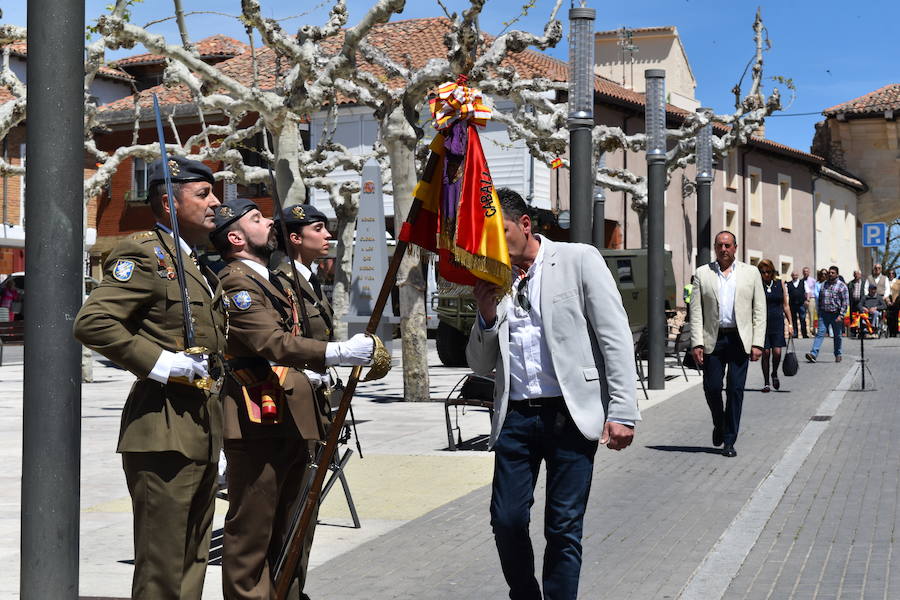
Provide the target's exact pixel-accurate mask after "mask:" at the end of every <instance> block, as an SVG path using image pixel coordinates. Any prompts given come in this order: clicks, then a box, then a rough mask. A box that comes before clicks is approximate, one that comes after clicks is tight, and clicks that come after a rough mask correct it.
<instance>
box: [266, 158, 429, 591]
mask: <svg viewBox="0 0 900 600" xmlns="http://www.w3.org/2000/svg"><path fill="white" fill-rule="evenodd" d="M437 161H438V157H437V155H435V154H434V153H432V154H431V156H430V157H429V158H428V164H427V166H426V167H425V174H426V175H425V176H426V177H428V178H429V179H430V174H431V173H433V172H434V168H435V164H436V163H437ZM421 206H422V201H421V200H419V199H418V198H414V199H413V203H412V206H411V207H410V209H409V214H407V216H406V222H405V223H404V224H403V230H408V229H410V228H412V227H413V226H414V225H415V222H416V220H417V219H418V216H419V209H420V208H421ZM404 237H405V236H403V235H401V236H400V238H399V239H398V240H397V247H396V248H395V249H394V256H393V257H391V262H390V264H389V265H388V270H387V273H386V274H385V277H384V282H382V284H381V291H380V292H379V294H378V299H377V300H376V301H375V306H374V308H373V309H372V316H371V317H369V322H368V324H367V325H366V333H368V334H370V335H374V333H375V331H376V330H377V329H378V322H379V321H381V313H382V312H383V311H384V307H385V305H386V304H387V301H388V299H389V298H390V296H391V289H392V288H393V287H394V283H396V281H397V271H398V270H399V269H400V263H401V261H402V260H403V256H404V255H405V254H406V249H407V247H408V246H409V242H408V241H406V240H405V239H404ZM362 369H363V368H362V367H360V366H356V367H353V371H352V372H351V373H350V379H349V380H348V381H347V385H346V387H345V388H344V393H343V395H342V396H341V403H340V405H339V406H338V409H337V412H336V413H335V414H334V420H333V421H332V423H331V426H330V427H329V429H328V436H327V437H326V439H325V444H324V445H323V446H322V447H321V448H320V452H319V457H318V460H317V464H316V466H315V467H314V473H313V476H312V481H311V483H310V484H309V486H308V490H307V491H306V495H305V497H304V499H303V509H302V512H301V513H300V519H299V523H298V524H297V527H296V529H295V530H293V531H291V532H290V534H289V537H288V539H287V541H286V543H285V549H284V550H282V553H281V555H280V556H279V557H278V560H277V561H276V568H275V572H274V576H275V577H274V578H275V598H276V600H285V598H286V597H287V593H288V590H289V588H290V586H291V579H293V577H294V573H295V572H296V570H297V563H298V562H299V560H300V553H301V552H302V551H303V539H304V538H305V537H306V531H307V530H308V529H309V527H310V522H311V521H312V514H313V511H314V509H315V508H316V506H317V505H318V503H319V497H320V496H321V492H322V484H323V483H324V481H325V475H326V474H327V473H328V468H327V465H330V464H331V461H332V460H333V459H334V453H335V451H336V450H337V444H338V437H339V436H340V432H341V430H342V429H343V426H344V421H345V420H346V418H347V412H348V411H349V410H350V402H351V401H352V400H353V394H354V393H355V392H356V385H357V384H358V383H359V378H360V375H361V374H362Z"/></svg>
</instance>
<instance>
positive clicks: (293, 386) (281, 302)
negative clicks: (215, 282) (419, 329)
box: [210, 198, 373, 600]
mask: <svg viewBox="0 0 900 600" xmlns="http://www.w3.org/2000/svg"><path fill="white" fill-rule="evenodd" d="M299 212H302V209H300V211H299ZM310 214H311V213H310ZM318 214H320V215H321V213H318ZM215 220H216V229H215V230H214V231H213V233H212V234H211V236H210V238H211V240H212V241H213V245H214V246H215V247H216V249H217V250H218V251H219V253H220V254H221V255H222V258H223V259H224V260H225V261H227V262H228V264H227V265H226V266H225V268H224V269H222V270H221V271H220V272H219V276H220V277H221V279H222V286H223V288H224V290H225V294H226V296H227V297H228V300H229V301H228V307H229V308H228V312H229V324H230V325H229V334H228V344H227V349H226V357H227V362H228V365H229V375H228V377H227V378H226V380H225V384H224V387H223V390H222V398H223V403H224V413H225V456H226V458H227V462H228V471H227V479H228V514H227V515H226V517H225V531H224V541H223V553H222V586H223V590H224V594H225V598H226V599H228V600H231V599H237V598H241V599H247V598H255V599H260V600H268V599H269V598H272V597H273V596H274V582H273V575H274V574H273V571H274V567H275V561H276V560H277V557H278V554H279V552H280V550H281V548H282V546H283V544H284V541H285V538H286V537H287V534H288V529H289V526H290V523H289V520H290V517H291V507H292V505H293V504H294V503H295V501H296V500H297V498H298V496H299V495H300V493H301V490H302V488H303V485H304V483H305V482H306V479H307V478H308V474H309V471H308V466H309V464H310V461H311V460H312V459H313V457H314V454H315V448H316V442H317V441H318V440H322V439H324V437H325V428H326V426H327V424H328V421H329V416H330V406H329V403H328V398H327V394H326V392H327V390H328V385H329V378H328V375H327V374H326V368H327V367H328V366H330V365H365V364H368V363H369V362H370V360H371V356H372V350H373V343H372V340H371V338H368V337H366V336H364V335H360V336H356V337H354V338H353V339H351V340H349V341H347V342H332V341H330V340H331V322H332V321H331V320H332V318H333V317H332V313H331V307H330V305H329V304H328V303H327V300H324V299H323V298H320V297H319V296H318V295H317V293H316V290H315V289H314V288H313V287H312V286H311V285H310V284H309V282H308V280H306V279H304V280H303V282H302V283H303V285H302V286H301V292H300V294H301V298H300V301H299V302H298V298H297V294H296V293H295V291H294V289H293V286H292V283H291V280H290V279H288V278H287V277H286V276H285V275H284V274H283V273H281V272H272V271H270V270H269V269H268V268H267V264H268V263H269V259H270V257H271V254H272V252H273V250H274V249H275V247H276V242H275V230H274V229H273V221H272V220H271V219H268V218H266V217H264V216H263V215H262V213H260V211H259V209H258V207H257V206H256V204H254V203H253V202H252V201H250V200H247V199H243V198H238V199H236V200H234V201H228V202H225V203H224V204H223V205H222V206H221V207H219V208H218V209H217V211H216V217H215ZM310 223H313V222H312V221H310ZM310 223H307V224H306V225H307V226H306V227H302V226H300V225H297V224H293V227H294V229H295V233H293V234H291V236H292V238H295V239H299V238H300V237H302V238H304V239H306V240H307V241H308V242H309V246H310V248H311V250H310V249H307V250H306V252H305V253H304V254H302V257H303V258H301V263H300V264H299V265H298V268H303V269H305V270H306V271H305V272H309V271H308V267H309V266H310V265H311V263H312V260H314V259H315V258H319V257H321V256H323V255H327V252H328V239H329V238H330V237H331V236H330V235H329V234H328V230H327V229H325V227H324V225H325V223H324V216H323V217H322V219H321V220H319V219H317V220H316V221H315V224H312V225H311V224H310ZM307 230H308V231H307ZM313 532H314V528H313V527H310V528H309V530H308V531H307V536H306V538H305V540H304V542H305V543H304V552H303V556H302V558H301V561H300V565H299V567H298V569H297V574H296V581H295V583H294V585H293V586H292V592H291V596H290V597H292V598H296V597H298V595H300V597H305V596H303V595H302V594H301V593H302V589H303V584H304V581H305V577H306V565H307V563H308V556H309V549H310V547H311V545H312V538H313Z"/></svg>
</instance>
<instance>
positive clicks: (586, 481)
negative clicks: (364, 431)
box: [466, 189, 640, 600]
mask: <svg viewBox="0 0 900 600" xmlns="http://www.w3.org/2000/svg"><path fill="white" fill-rule="evenodd" d="M497 193H498V196H499V198H500V204H501V206H502V209H503V218H504V226H505V229H506V239H507V244H508V246H509V255H510V258H511V259H512V262H513V265H514V282H513V288H512V293H511V295H507V294H508V292H509V290H500V289H498V288H497V287H496V286H494V285H491V284H489V283H487V282H484V281H479V282H478V284H477V285H476V286H475V291H474V293H475V299H476V301H477V303H478V312H479V316H478V319H477V321H476V323H475V325H474V326H473V327H472V333H471V335H470V336H469V344H468V347H467V349H466V355H467V357H468V361H469V366H470V367H471V368H472V369H473V370H474V371H475V372H476V373H479V374H482V375H490V374H491V373H492V372H495V384H494V419H493V423H492V427H491V437H490V446H491V448H492V449H493V451H494V457H495V458H494V481H493V490H492V491H493V493H492V497H491V526H492V528H493V531H494V538H495V541H496V543H497V550H498V553H499V555H500V564H501V566H502V568H503V574H504V576H505V578H506V581H507V583H508V584H509V587H510V598H514V599H527V600H540V598H541V586H540V585H538V582H537V580H536V578H535V575H534V551H533V549H532V545H531V538H530V537H529V533H528V524H529V521H530V509H531V504H532V502H533V498H534V486H535V483H536V480H537V475H538V471H539V469H540V464H541V461H545V462H546V465H547V501H546V507H547V508H546V513H545V522H544V535H545V537H546V540H547V547H546V549H545V551H544V570H543V578H542V580H543V594H544V595H543V597H544V598H554V599H556V600H568V599H571V600H574V599H575V598H576V596H577V593H578V579H579V575H580V571H581V537H582V528H583V523H584V511H585V507H586V505H587V499H588V494H589V492H590V488H591V478H592V472H593V463H594V454H595V453H596V451H597V447H598V444H605V445H606V446H607V447H609V448H611V449H613V450H621V449H623V448H625V447H627V446H628V445H629V444H630V443H631V440H632V436H633V433H634V432H633V430H634V423H635V421H637V420H639V419H640V414H639V412H638V408H637V400H636V394H635V381H636V374H635V370H634V353H633V352H634V351H633V346H632V342H631V339H632V338H631V330H630V329H629V327H628V317H627V315H626V314H625V309H624V308H623V307H622V299H621V296H620V295H619V292H618V290H617V289H616V284H615V282H614V281H613V278H612V275H611V274H610V272H609V269H608V268H607V266H606V262H605V261H604V260H603V258H602V257H601V256H600V253H599V252H598V251H597V250H596V248H593V247H592V246H588V245H585V244H565V243H557V242H552V241H550V240H548V239H546V238H544V237H540V236H537V235H535V234H534V233H533V232H532V230H531V218H530V217H529V215H528V212H527V206H526V205H525V202H524V201H523V200H522V198H521V196H519V195H518V194H517V193H515V192H513V191H512V190H508V189H499V190H497ZM498 297H502V300H500V303H499V305H498V303H497V298H498ZM598 440H599V442H598Z"/></svg>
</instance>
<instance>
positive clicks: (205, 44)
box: [116, 34, 250, 67]
mask: <svg viewBox="0 0 900 600" xmlns="http://www.w3.org/2000/svg"><path fill="white" fill-rule="evenodd" d="M194 46H195V47H196V48H197V52H199V53H200V58H233V57H235V56H239V55H241V54H243V53H244V52H246V51H247V50H249V49H250V46H248V45H247V44H245V43H243V42H239V41H238V40H236V39H234V38H231V37H228V36H227V35H222V34H215V35H211V36H209V37H207V38H203V39H202V40H200V41H199V42H197V43H196V44H194ZM164 61H165V57H164V56H161V55H159V54H150V53H146V54H137V55H135V56H129V57H127V58H120V59H119V60H117V61H116V64H118V65H119V66H120V67H135V66H138V65H152V64H158V63H162V62H164Z"/></svg>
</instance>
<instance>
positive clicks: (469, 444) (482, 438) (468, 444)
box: [444, 435, 490, 452]
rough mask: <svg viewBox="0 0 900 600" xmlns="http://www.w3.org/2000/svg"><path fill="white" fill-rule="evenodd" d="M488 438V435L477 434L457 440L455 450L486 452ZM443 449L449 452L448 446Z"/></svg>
mask: <svg viewBox="0 0 900 600" xmlns="http://www.w3.org/2000/svg"><path fill="white" fill-rule="evenodd" d="M489 440H490V436H489V435H477V436H475V437H473V438H472V439H469V440H458V441H457V442H456V449H457V450H480V451H484V452H487V449H488V441H489ZM444 450H445V451H447V452H450V447H449V446H448V447H446V448H444Z"/></svg>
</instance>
